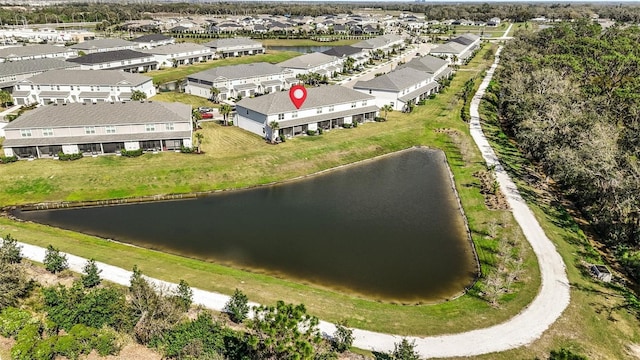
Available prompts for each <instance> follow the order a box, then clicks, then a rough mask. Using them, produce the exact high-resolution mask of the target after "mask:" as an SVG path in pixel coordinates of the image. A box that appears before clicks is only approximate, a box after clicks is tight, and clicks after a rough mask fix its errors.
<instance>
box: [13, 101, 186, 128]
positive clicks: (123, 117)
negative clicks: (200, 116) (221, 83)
mask: <svg viewBox="0 0 640 360" xmlns="http://www.w3.org/2000/svg"><path fill="white" fill-rule="evenodd" d="M173 121H175V122H183V121H191V106H190V105H186V104H182V103H164V102H156V101H153V102H144V103H140V102H135V101H132V102H126V103H120V102H116V103H114V104H111V103H108V102H99V103H96V104H86V105H85V104H81V103H70V104H67V105H65V106H63V105H57V106H53V105H47V106H40V107H38V108H37V109H34V110H32V111H29V112H27V113H25V114H24V115H22V116H20V117H19V118H17V119H16V120H14V121H12V122H11V123H9V124H8V125H7V126H5V129H7V130H9V129H29V128H42V127H47V128H55V127H68V126H85V125H122V124H147V123H166V122H173Z"/></svg>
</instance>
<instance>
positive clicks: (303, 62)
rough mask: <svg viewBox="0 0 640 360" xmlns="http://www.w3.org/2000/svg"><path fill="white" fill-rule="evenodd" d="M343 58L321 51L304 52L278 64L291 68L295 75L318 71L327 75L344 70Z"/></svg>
mask: <svg viewBox="0 0 640 360" xmlns="http://www.w3.org/2000/svg"><path fill="white" fill-rule="evenodd" d="M342 61H343V60H342V59H340V58H338V57H335V56H331V55H326V54H323V53H321V52H314V53H310V54H304V55H300V56H297V57H294V58H292V59H289V60H286V61H283V62H281V63H279V64H278V66H280V67H282V68H285V69H289V70H291V72H292V73H293V74H294V75H301V74H310V73H316V74H320V75H327V76H328V77H329V78H330V77H331V74H333V73H334V72H340V71H342Z"/></svg>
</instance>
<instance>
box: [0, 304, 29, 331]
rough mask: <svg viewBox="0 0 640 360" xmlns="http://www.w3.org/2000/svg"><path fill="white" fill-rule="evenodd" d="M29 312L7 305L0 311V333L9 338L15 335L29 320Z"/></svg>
mask: <svg viewBox="0 0 640 360" xmlns="http://www.w3.org/2000/svg"><path fill="white" fill-rule="evenodd" d="M31 318H32V316H31V314H30V313H29V312H28V311H25V310H21V309H16V308H14V307H8V308H6V309H4V310H2V312H0V335H2V336H4V337H6V338H9V337H13V336H16V335H17V334H18V333H19V332H20V330H22V329H23V328H24V327H25V326H26V325H27V324H29V322H31Z"/></svg>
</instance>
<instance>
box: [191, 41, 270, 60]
mask: <svg viewBox="0 0 640 360" xmlns="http://www.w3.org/2000/svg"><path fill="white" fill-rule="evenodd" d="M202 45H204V46H208V47H210V48H211V50H212V51H213V52H214V53H215V54H217V55H218V56H219V57H222V58H226V57H236V56H243V55H255V54H263V53H264V47H263V46H262V43H260V42H258V41H253V40H251V39H249V38H231V39H217V40H213V41H209V42H207V43H204V44H202Z"/></svg>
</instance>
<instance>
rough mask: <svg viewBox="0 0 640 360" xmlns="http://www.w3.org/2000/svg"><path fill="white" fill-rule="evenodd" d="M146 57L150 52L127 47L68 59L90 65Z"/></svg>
mask: <svg viewBox="0 0 640 360" xmlns="http://www.w3.org/2000/svg"><path fill="white" fill-rule="evenodd" d="M146 57H149V54H145V53H142V52H140V51H134V50H130V49H125V50H115V51H105V52H97V53H93V54H88V55H85V56H80V57H77V58H75V59H68V60H67V61H71V62H74V63H78V64H88V65H89V64H101V63H106V62H112V61H120V60H129V59H139V58H146ZM136 65H140V64H136Z"/></svg>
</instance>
